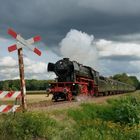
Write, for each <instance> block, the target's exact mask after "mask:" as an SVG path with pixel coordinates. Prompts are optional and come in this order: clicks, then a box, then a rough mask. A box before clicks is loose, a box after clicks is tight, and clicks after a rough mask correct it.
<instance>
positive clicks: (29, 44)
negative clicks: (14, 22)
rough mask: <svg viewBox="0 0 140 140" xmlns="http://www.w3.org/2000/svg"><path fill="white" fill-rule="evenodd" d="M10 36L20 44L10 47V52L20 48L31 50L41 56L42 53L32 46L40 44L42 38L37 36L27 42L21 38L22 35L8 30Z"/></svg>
mask: <svg viewBox="0 0 140 140" xmlns="http://www.w3.org/2000/svg"><path fill="white" fill-rule="evenodd" d="M8 34H9V35H11V36H12V37H13V38H15V39H16V40H17V41H18V42H17V43H16V44H14V45H12V46H10V47H8V51H9V52H12V51H15V50H17V49H20V48H25V47H27V48H29V49H30V50H32V51H33V52H35V53H36V54H37V55H39V56H41V51H40V50H39V49H37V48H36V47H34V46H33V45H32V44H33V43H35V42H38V41H40V40H41V37H40V36H35V37H33V38H30V39H28V40H25V39H24V38H23V37H21V36H20V34H17V33H16V32H15V31H14V30H13V29H11V28H9V29H8Z"/></svg>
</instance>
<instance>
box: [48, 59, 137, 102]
mask: <svg viewBox="0 0 140 140" xmlns="http://www.w3.org/2000/svg"><path fill="white" fill-rule="evenodd" d="M48 71H49V72H54V73H55V74H56V75H57V79H56V82H54V83H50V85H51V86H50V88H49V89H47V92H49V93H52V94H53V100H55V101H57V100H58V99H64V100H69V101H71V100H72V99H73V98H74V96H77V95H78V94H84V95H91V96H93V95H95V96H99V95H101V94H102V95H110V94H119V93H124V92H130V91H134V90H135V88H134V87H133V86H131V85H128V84H126V83H122V82H119V81H116V80H113V79H110V78H106V77H103V76H100V75H99V72H97V71H95V70H94V69H92V68H91V67H88V66H83V65H82V64H79V63H78V62H76V61H70V60H69V58H63V59H62V60H59V61H57V62H56V63H55V64H53V63H49V64H48Z"/></svg>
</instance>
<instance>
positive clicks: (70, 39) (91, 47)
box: [60, 29, 98, 69]
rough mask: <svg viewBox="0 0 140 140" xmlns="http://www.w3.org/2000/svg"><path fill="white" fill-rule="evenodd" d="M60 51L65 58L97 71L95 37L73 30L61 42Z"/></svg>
mask: <svg viewBox="0 0 140 140" xmlns="http://www.w3.org/2000/svg"><path fill="white" fill-rule="evenodd" d="M60 51H61V54H62V55H63V57H69V58H70V59H71V60H76V61H78V62H80V63H82V64H85V65H89V66H92V67H95V69H97V60H98V52H97V50H96V47H95V44H94V36H93V35H88V34H87V33H84V32H81V31H78V30H74V29H71V30H70V31H69V32H68V33H67V35H66V37H65V38H64V39H63V40H62V41H61V42H60Z"/></svg>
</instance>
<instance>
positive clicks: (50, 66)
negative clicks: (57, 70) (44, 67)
mask: <svg viewBox="0 0 140 140" xmlns="http://www.w3.org/2000/svg"><path fill="white" fill-rule="evenodd" d="M54 66H55V65H54V64H53V63H49V64H48V71H54Z"/></svg>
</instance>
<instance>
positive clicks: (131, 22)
mask: <svg viewBox="0 0 140 140" xmlns="http://www.w3.org/2000/svg"><path fill="white" fill-rule="evenodd" d="M139 13H140V1H138V0H135V1H132V0H123V1H122V0H117V1H115V0H106V1H103V0H70V1H66V0H58V1H56V0H30V1H29V0H4V1H3V2H1V5H0V31H1V35H6V29H7V28H8V27H13V28H14V29H15V30H16V31H17V32H19V33H22V34H24V36H25V37H30V36H31V35H33V34H40V35H41V36H42V37H43V41H44V42H47V43H48V45H52V44H57V43H58V42H60V40H61V39H62V38H63V37H64V36H65V34H66V33H67V32H68V31H69V30H70V29H71V28H74V29H77V30H82V31H84V32H87V33H89V34H94V35H95V37H96V38H112V37H113V36H114V35H121V34H129V33H138V32H140V26H139V24H140V14H139Z"/></svg>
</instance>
